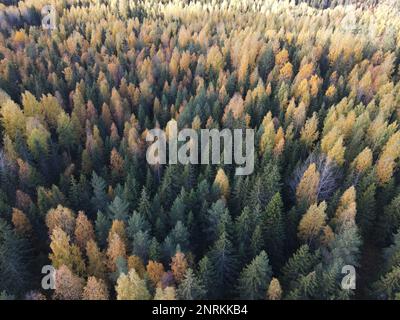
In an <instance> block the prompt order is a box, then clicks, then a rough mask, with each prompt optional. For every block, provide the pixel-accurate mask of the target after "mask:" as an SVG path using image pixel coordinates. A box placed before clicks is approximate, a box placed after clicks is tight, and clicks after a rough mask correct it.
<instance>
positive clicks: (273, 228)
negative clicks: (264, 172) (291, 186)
mask: <svg viewBox="0 0 400 320" xmlns="http://www.w3.org/2000/svg"><path fill="white" fill-rule="evenodd" d="M282 211H283V202H282V198H281V195H280V193H279V192H278V193H276V194H275V195H274V196H273V197H272V199H271V201H270V202H269V203H268V205H267V207H266V209H265V213H264V216H263V233H264V237H265V247H266V248H267V250H268V253H269V255H270V257H271V260H272V264H273V266H277V267H279V266H280V265H281V264H282V263H283V260H284V252H285V251H284V249H285V239H286V236H285V222H284V217H283V213H282Z"/></svg>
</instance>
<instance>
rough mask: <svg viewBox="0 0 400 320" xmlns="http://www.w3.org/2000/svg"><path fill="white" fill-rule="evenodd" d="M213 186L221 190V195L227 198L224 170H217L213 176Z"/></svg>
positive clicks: (227, 189)
mask: <svg viewBox="0 0 400 320" xmlns="http://www.w3.org/2000/svg"><path fill="white" fill-rule="evenodd" d="M214 184H215V185H216V186H217V187H218V188H219V189H220V190H221V194H222V195H223V196H224V197H225V198H226V199H227V198H229V193H230V188H229V180H228V177H227V176H226V174H225V172H224V169H222V168H221V169H219V170H218V172H217V175H216V176H215V180H214Z"/></svg>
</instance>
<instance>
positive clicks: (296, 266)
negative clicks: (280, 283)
mask: <svg viewBox="0 0 400 320" xmlns="http://www.w3.org/2000/svg"><path fill="white" fill-rule="evenodd" d="M316 262H317V259H316V257H315V255H314V254H313V253H312V252H311V251H310V248H309V246H308V245H306V244H305V245H302V246H301V247H300V248H299V249H298V250H297V251H296V252H295V253H294V254H293V256H292V257H291V258H290V259H289V260H288V262H287V263H286V264H285V266H284V267H283V269H282V273H283V277H282V279H284V281H285V288H286V287H288V288H291V287H292V286H293V284H294V283H295V282H296V281H297V279H298V278H299V277H300V276H301V275H307V274H308V273H309V272H311V271H312V270H313V268H314V265H315V264H316Z"/></svg>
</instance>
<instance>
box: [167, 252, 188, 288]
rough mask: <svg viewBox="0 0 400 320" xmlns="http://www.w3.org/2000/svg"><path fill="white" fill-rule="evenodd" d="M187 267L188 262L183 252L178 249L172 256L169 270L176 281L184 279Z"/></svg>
mask: <svg viewBox="0 0 400 320" xmlns="http://www.w3.org/2000/svg"><path fill="white" fill-rule="evenodd" d="M187 268H188V262H187V260H186V257H185V254H184V253H182V252H179V251H178V252H177V253H176V254H175V256H173V257H172V261H171V271H172V273H173V275H174V278H175V280H176V281H177V282H178V283H180V282H181V281H182V280H183V279H184V277H185V273H186V270H187Z"/></svg>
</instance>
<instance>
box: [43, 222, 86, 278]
mask: <svg viewBox="0 0 400 320" xmlns="http://www.w3.org/2000/svg"><path fill="white" fill-rule="evenodd" d="M50 238H51V243H50V249H51V251H52V252H51V253H50V255H49V258H50V260H51V262H52V265H53V267H54V268H56V269H57V268H59V267H61V266H63V265H64V266H66V267H67V268H68V269H69V270H71V272H74V273H77V274H79V275H82V274H83V272H84V271H85V262H84V260H83V258H82V254H81V251H80V250H79V247H78V246H77V245H75V244H71V243H70V237H69V236H68V235H67V234H66V233H65V232H64V231H63V230H61V229H60V228H59V227H56V228H55V229H54V230H53V233H52V235H51V237H50Z"/></svg>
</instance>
